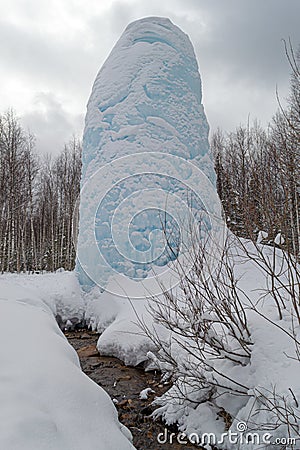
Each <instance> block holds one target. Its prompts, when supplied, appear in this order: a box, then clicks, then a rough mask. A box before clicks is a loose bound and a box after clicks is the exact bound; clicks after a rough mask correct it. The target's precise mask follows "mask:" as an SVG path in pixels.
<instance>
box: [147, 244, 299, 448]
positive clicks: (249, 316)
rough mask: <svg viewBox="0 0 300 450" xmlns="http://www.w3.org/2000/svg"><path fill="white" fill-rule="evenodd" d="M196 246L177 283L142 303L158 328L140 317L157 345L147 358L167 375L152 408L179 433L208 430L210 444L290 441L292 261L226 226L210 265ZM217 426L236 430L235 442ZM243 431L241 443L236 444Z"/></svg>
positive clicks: (295, 360)
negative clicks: (189, 266)
mask: <svg viewBox="0 0 300 450" xmlns="http://www.w3.org/2000/svg"><path fill="white" fill-rule="evenodd" d="M197 248H198V251H197V252H194V254H193V258H194V265H193V268H192V270H191V271H189V272H185V271H184V270H183V269H182V268H181V269H180V271H181V272H180V279H181V282H180V285H179V286H178V287H177V289H176V290H173V291H171V292H170V291H165V294H164V302H161V301H157V300H155V299H153V301H152V302H151V305H150V308H151V313H152V314H153V316H154V317H155V320H156V322H158V323H159V324H160V325H162V326H163V327H164V328H165V329H166V330H168V333H158V332H154V331H153V329H150V327H146V326H145V325H144V329H145V331H146V332H147V333H148V335H149V336H151V338H152V340H153V341H154V342H155V344H156V348H157V351H156V352H154V353H149V355H148V356H149V359H150V360H151V364H150V367H153V366H157V367H159V368H160V369H161V370H162V371H163V373H164V378H168V377H169V378H171V379H172V381H173V385H172V387H171V388H170V389H169V390H168V391H167V392H166V393H165V394H164V395H163V396H162V397H160V398H157V399H156V400H155V404H156V405H157V406H158V409H157V410H156V411H155V413H154V416H155V417H159V416H161V417H162V418H163V419H164V420H165V421H166V422H167V423H168V424H171V423H177V425H178V427H179V430H180V431H182V432H184V433H186V435H191V434H193V433H196V434H197V436H199V439H200V441H199V442H201V436H202V435H203V434H207V433H214V436H215V443H218V442H219V443H220V442H223V445H221V444H220V448H226V449H227V448H228V449H229V448H245V449H246V448H253V449H254V448H264V444H265V446H267V445H269V444H270V442H271V441H272V442H271V443H272V444H274V448H298V447H299V446H298V447H297V445H296V439H299V438H300V433H299V425H298V424H299V416H300V409H299V401H298V398H299V399H300V383H299V380H298V377H297V373H299V369H300V358H299V355H300V352H299V348H300V347H299V344H300V342H299V336H300V333H299V322H298V310H299V267H298V266H297V263H296V261H295V260H294V259H293V258H292V257H291V256H290V255H288V254H286V253H284V252H282V251H281V250H280V249H278V248H275V247H274V248H265V247H264V246H261V245H260V244H256V245H255V244H253V243H251V242H249V241H245V240H237V239H236V238H235V237H233V236H231V235H229V237H227V240H226V242H225V245H224V248H223V251H222V254H220V255H218V262H217V263H216V261H215V260H214V264H213V269H214V270H211V261H212V257H211V256H212V255H209V253H208V252H209V250H208V248H207V247H206V246H205V245H203V246H200V251H199V246H198V247H197ZM241 424H242V425H241ZM247 430H248V431H247ZM224 432H228V433H229V432H231V433H237V435H238V439H240V441H239V445H240V446H239V447H237V446H236V442H234V443H233V442H232V440H231V439H230V437H228V436H222V433H224ZM247 433H248V434H247ZM268 433H269V434H270V436H269V437H268V436H267V437H266V434H268ZM256 434H257V436H256ZM254 435H255V436H254ZM243 438H244V439H246V440H247V439H248V440H251V444H249V442H248V441H247V442H246V443H245V447H244V444H243ZM263 439H265V441H266V442H265V441H264V440H263ZM270 439H271V441H270ZM276 439H277V441H276ZM284 440H285V441H284ZM282 442H285V443H287V442H289V444H288V445H287V446H286V447H284V446H282V444H281V443H282ZM212 443H213V442H212ZM277 443H278V445H279V446H278V447H276V445H277ZM298 443H299V441H298ZM275 444H276V445H275ZM285 445H286V444H285Z"/></svg>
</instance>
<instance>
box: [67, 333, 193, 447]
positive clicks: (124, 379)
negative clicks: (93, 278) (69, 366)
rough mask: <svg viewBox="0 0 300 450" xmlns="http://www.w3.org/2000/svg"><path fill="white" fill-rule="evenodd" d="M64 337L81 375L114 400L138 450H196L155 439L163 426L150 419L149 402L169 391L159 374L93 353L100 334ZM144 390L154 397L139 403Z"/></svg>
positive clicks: (187, 445)
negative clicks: (79, 367) (75, 352)
mask: <svg viewBox="0 0 300 450" xmlns="http://www.w3.org/2000/svg"><path fill="white" fill-rule="evenodd" d="M65 335H66V337H67V339H68V341H69V342H70V344H71V345H72V346H73V347H74V348H75V350H76V351H77V353H78V355H79V358H80V363H81V367H82V370H83V372H84V373H85V374H86V375H88V376H89V377H90V378H91V379H92V380H93V381H94V382H95V383H97V384H99V386H101V387H103V388H104V389H105V390H106V392H107V393H108V394H109V395H110V397H111V398H112V399H113V401H114V403H115V405H116V408H117V410H118V414H119V420H120V421H121V422H122V423H123V424H124V425H126V427H127V428H129V429H130V431H131V433H132V435H133V444H134V446H135V447H136V449H137V450H180V449H185V450H195V448H197V449H198V450H199V447H195V446H193V445H192V444H178V443H177V441H176V438H175V437H174V438H173V439H174V441H173V442H172V443H170V442H167V443H162V444H160V443H159V442H158V440H157V437H158V435H159V433H165V429H166V426H165V424H164V423H162V422H161V421H159V420H157V421H154V420H153V419H152V418H151V417H150V415H151V413H152V412H153V411H154V408H153V407H152V406H151V402H152V400H153V399H154V398H155V396H160V395H162V394H163V393H164V392H165V391H166V390H167V389H168V388H169V387H170V385H164V384H161V383H160V374H159V373H156V372H147V373H146V372H145V371H144V370H143V368H142V367H130V366H125V365H124V363H123V362H122V361H120V360H119V359H117V358H113V357H108V356H100V355H99V353H98V351H97V349H96V344H97V340H98V337H99V334H97V333H95V332H93V331H90V330H86V329H85V330H75V331H66V332H65ZM146 388H151V389H152V390H153V391H154V393H152V394H150V395H149V397H148V399H146V400H141V399H140V392H141V391H142V390H144V389H146ZM171 433H176V436H177V434H178V432H177V430H176V428H170V427H168V436H170V434H171ZM163 436H164V435H161V439H162V440H164V438H163ZM120 450H121V449H120Z"/></svg>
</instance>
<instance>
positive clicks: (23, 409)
mask: <svg viewBox="0 0 300 450" xmlns="http://www.w3.org/2000/svg"><path fill="white" fill-rule="evenodd" d="M54 314H59V315H60V317H62V318H64V320H65V321H68V320H70V321H71V320H72V321H74V320H75V319H79V320H80V319H82V316H83V303H82V300H81V297H80V294H79V286H78V284H77V282H76V279H75V277H74V274H71V273H66V272H65V273H57V274H46V275H34V276H33V275H2V276H0V342H1V345H0V362H1V364H0V399H1V402H0V448H1V449H3V450H4V449H5V450H82V449H84V448H86V449H92V448H95V449H99V450H120V449H122V450H123V449H124V450H125V449H128V450H130V449H134V447H133V446H132V444H131V443H130V432H129V430H127V429H126V428H125V427H124V426H122V425H121V424H120V423H119V421H118V417H117V411H116V409H115V406H114V405H113V403H112V401H111V400H110V398H109V396H108V394H106V392H105V391H104V390H103V389H102V388H101V387H99V386H98V385H97V384H95V383H94V382H93V381H92V380H90V379H89V378H88V377H87V376H86V375H85V374H84V373H83V372H82V371H81V368H80V364H79V359H78V356H77V354H76V352H75V350H74V349H73V348H72V347H71V346H70V345H69V344H68V342H67V340H66V338H65V337H64V335H63V333H62V331H61V330H60V328H59V327H58V325H57V323H56V321H55V318H54Z"/></svg>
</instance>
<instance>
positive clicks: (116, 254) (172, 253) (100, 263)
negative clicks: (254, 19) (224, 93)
mask: <svg viewBox="0 0 300 450" xmlns="http://www.w3.org/2000/svg"><path fill="white" fill-rule="evenodd" d="M201 101H202V94H201V81H200V76H199V71H198V64H197V61H196V57H195V53H194V50H193V46H192V44H191V42H190V40H189V38H188V36H187V35H186V34H184V33H183V32H182V31H181V30H180V29H179V28H178V27H177V26H175V25H174V24H173V23H172V22H171V21H170V20H168V19H164V18H157V17H150V18H145V19H142V20H138V21H136V22H133V23H131V24H130V25H129V26H128V27H127V28H126V30H125V31H124V33H123V35H122V36H121V38H120V39H119V41H118V42H117V44H116V45H115V47H114V48H113V50H112V52H111V54H110V55H109V57H108V58H107V60H106V62H105V63H104V65H103V67H102V68H101V69H100V71H99V73H98V75H97V77H96V80H95V83H94V86H93V89H92V93H91V96H90V99H89V102H88V106H87V114H86V124H85V131H84V140H83V172H82V192H81V205H80V227H79V229H80V231H79V241H78V261H77V271H78V273H79V279H80V282H81V285H82V286H84V287H88V288H90V287H91V286H92V285H93V284H94V282H95V281H96V284H98V285H101V286H102V287H104V288H105V286H106V282H107V280H108V278H109V276H110V275H111V274H112V273H113V274H118V273H119V274H124V275H126V276H127V277H130V278H133V279H136V280H141V279H143V278H145V277H146V276H147V274H148V273H149V270H150V269H151V268H152V267H153V265H154V266H156V267H158V266H164V265H165V264H166V263H167V262H168V261H169V260H172V259H176V257H177V255H178V248H179V242H180V239H181V229H180V228H181V225H182V224H181V223H180V222H181V220H180V218H179V217H178V214H177V216H176V213H174V211H182V210H183V207H182V203H183V202H185V203H186V201H187V200H186V198H187V197H189V204H188V205H187V208H188V209H189V210H190V209H193V207H195V210H196V209H197V210H199V209H200V210H201V208H202V209H205V208H206V207H207V205H206V204H205V201H204V205H203V204H202V202H203V198H202V196H199V195H196V194H195V192H192V191H193V189H191V190H190V192H189V193H188V195H187V185H189V183H188V182H189V177H190V173H189V172H190V168H188V167H179V166H180V163H179V161H181V160H183V161H189V162H192V163H193V165H194V166H196V167H198V168H201V171H203V172H202V176H203V177H205V178H206V177H208V179H207V181H208V180H210V184H211V186H212V189H213V191H214V179H215V175H214V170H213V166H212V162H211V158H210V155H209V144H208V130H209V127H208V123H207V120H206V117H205V113H204V110H203V105H202V103H201ZM153 152H155V153H156V154H157V153H158V154H160V155H162V156H163V157H162V158H161V160H160V161H157V158H156V159H154V160H153V158H151V154H153ZM137 154H140V155H139V159H138V163H137ZM171 156H173V157H176V158H177V159H174V160H171V161H170V160H169V159H168V158H167V157H171ZM125 157H127V158H125ZM164 157H165V158H164ZM122 158H123V159H122ZM137 166H138V167H137ZM177 166H178V167H177ZM170 167H172V168H173V169H174V168H176V169H177V171H175V175H174V174H172V173H171V174H170V170H169V168H170ZM204 174H205V175H204ZM201 183H202V181H201V179H200V178H199V180H198V184H199V185H201ZM204 184H205V182H204ZM204 190H205V191H206V193H205V194H204V197H205V195H206V196H207V198H206V199H204V200H206V201H207V203H208V204H210V203H212V202H213V199H212V198H211V199H210V198H209V194H208V191H207V189H206V188H205V189H204ZM171 194H176V195H171ZM200 197H201V198H200ZM169 206H170V207H169ZM170 209H171V211H170ZM174 214H175V216H174ZM185 215H186V214H185ZM208 222H209V221H208ZM208 226H209V224H208ZM166 235H167V236H168V245H167V246H166ZM99 273H101V279H100V280H99V279H98V278H97V277H98V276H99Z"/></svg>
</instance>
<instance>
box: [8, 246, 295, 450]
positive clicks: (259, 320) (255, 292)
mask: <svg viewBox="0 0 300 450" xmlns="http://www.w3.org/2000/svg"><path fill="white" fill-rule="evenodd" d="M246 244H247V247H248V248H250V249H251V252H252V253H253V254H255V248H254V247H253V246H252V244H249V243H246ZM235 250H236V251H235ZM235 250H233V253H235V255H234V257H233V258H234V265H235V269H234V270H235V275H236V278H237V279H239V287H240V289H241V291H244V292H245V293H246V294H247V295H248V296H249V299H250V303H248V305H247V304H246V303H245V304H244V306H245V311H246V314H247V320H248V326H249V330H250V335H251V337H250V339H251V346H250V347H251V356H250V358H249V361H247V362H246V364H244V365H238V364H234V363H233V362H232V361H228V360H226V359H223V358H219V359H218V358H215V357H213V358H211V359H210V360H209V359H208V361H209V362H210V364H213V365H214V367H215V368H216V369H217V370H218V371H219V372H220V373H221V374H222V376H223V378H222V377H221V379H223V382H224V385H225V389H224V390H223V391H222V389H219V390H217V391H216V392H215V395H213V396H212V397H209V398H207V397H206V391H205V390H203V389H201V388H200V387H199V385H197V380H196V379H195V377H194V376H191V378H190V380H188V379H187V378H180V377H178V378H176V371H175V372H174V370H173V376H174V385H173V387H171V389H170V390H169V391H168V392H167V393H166V394H165V395H164V396H163V397H162V398H160V399H157V400H156V403H157V405H158V408H159V409H158V410H157V415H161V416H162V417H163V418H164V419H165V420H166V422H167V423H177V424H178V425H179V429H180V430H181V431H183V432H185V433H186V434H187V435H191V434H192V433H196V434H197V436H200V437H201V435H202V434H203V433H215V435H216V439H221V435H222V433H223V432H224V430H225V423H224V420H223V419H224V416H220V414H219V413H220V411H221V410H222V409H223V410H225V411H226V412H227V413H229V414H230V415H231V417H232V418H233V423H232V425H231V428H230V431H231V432H232V433H235V432H238V431H237V430H239V429H240V428H241V427H242V426H245V427H247V429H248V431H249V432H259V433H260V435H261V436H263V435H264V434H266V433H270V436H271V437H270V438H268V439H269V441H268V442H272V443H274V442H275V439H287V438H289V437H299V436H297V432H296V430H297V427H299V424H298V423H297V418H298V417H299V415H300V411H299V406H298V401H299V400H298V399H300V381H299V380H300V378H299V373H300V371H299V368H300V362H299V359H298V356H297V353H296V351H297V348H296V347H295V345H294V341H293V339H292V338H291V335H292V334H293V333H294V335H295V337H296V339H298V340H299V326H298V325H297V323H296V322H295V321H294V322H292V315H291V305H290V304H289V303H288V302H287V308H286V310H285V311H284V314H283V318H282V320H279V318H278V314H277V310H276V308H275V304H274V300H273V299H272V298H271V296H270V295H266V296H264V299H263V300H261V301H260V302H259V308H258V310H259V311H260V313H261V314H258V313H257V312H255V311H253V310H252V309H251V308H250V304H251V302H253V303H254V304H255V303H256V302H257V300H258V299H259V298H260V296H261V294H262V293H263V292H264V290H265V289H266V286H267V277H266V274H265V273H264V272H263V271H261V270H260V269H259V267H258V265H257V264H255V263H254V262H253V261H250V260H249V258H247V257H246V256H245V255H242V250H241V249H237V248H236V249H235ZM268 252H269V253H270V256H271V250H269V249H268V248H267V247H266V249H265V253H266V254H268ZM281 257H282V252H281V251H280V250H276V258H277V261H278V262H280V260H281ZM282 276H283V279H284V277H285V276H286V274H285V271H284V270H283V271H282ZM125 280H126V279H125V278H122V276H120V277H118V278H117V279H115V280H112V281H111V283H113V284H114V292H115V291H116V284H117V285H119V286H120V289H121V291H122V292H123V297H121V296H118V295H116V294H111V293H109V292H103V293H101V292H100V290H99V289H97V288H94V289H93V290H92V291H91V292H90V293H88V294H87V293H83V294H82V295H81V294H80V289H79V285H78V282H77V279H76V275H75V273H68V272H59V273H56V274H44V275H1V276H0V286H1V300H0V308H1V315H0V320H1V326H0V334H1V342H2V343H5V345H2V347H1V361H2V364H1V369H0V377H1V378H0V379H1V383H0V389H1V399H2V401H1V427H2V426H3V427H4V428H3V429H4V432H3V433H2V432H1V433H0V448H10V449H20V450H21V448H22V450H24V449H27V448H28V449H30V450H31V449H32V448H39V449H52V448H53V449H54V448H55V449H60V448H64V449H65V448H75V449H76V448H78V449H79V448H83V446H84V443H85V444H86V443H89V445H91V444H90V443H95V448H99V442H101V445H102V444H103V446H102V447H100V448H103V449H119V448H122V449H125V448H132V447H131V444H130V443H129V441H127V439H126V437H124V435H123V434H122V432H121V427H120V424H119V423H118V421H117V417H116V412H115V409H114V406H113V405H112V402H111V401H110V400H109V399H108V397H107V395H106V394H105V393H104V392H103V390H102V389H100V388H99V387H98V386H96V385H95V384H94V383H93V382H91V381H90V380H89V379H88V378H87V377H86V376H85V375H84V374H83V373H82V372H81V370H80V367H79V363H78V358H77V356H76V353H75V352H74V350H73V349H72V348H71V347H70V346H69V344H68V343H67V341H66V339H65V338H64V336H63V334H62V333H61V331H60V330H59V328H58V326H57V324H56V322H55V320H54V315H55V314H59V316H60V318H63V320H64V323H65V325H66V326H71V323H72V322H73V323H75V322H76V321H81V320H83V319H84V320H85V321H86V323H87V324H88V325H89V326H90V327H92V328H93V329H97V330H98V331H101V332H102V335H101V337H100V339H99V342H98V349H99V351H100V353H102V354H108V355H114V356H117V357H119V358H121V359H123V360H124V361H125V362H126V363H127V364H138V363H140V362H141V361H148V362H149V363H151V365H152V367H153V364H154V365H156V366H158V367H160V368H162V370H163V371H165V372H166V374H167V372H168V371H169V370H170V366H168V365H164V364H160V362H159V361H160V355H159V352H158V353H157V351H156V348H155V345H154V344H153V342H152V341H151V340H150V339H149V337H147V336H145V334H143V332H142V330H141V328H140V327H139V325H138V323H139V322H140V321H141V320H143V321H144V322H145V323H146V324H147V326H148V327H149V328H150V329H151V327H152V326H153V316H152V315H151V314H150V313H149V312H148V311H147V305H148V301H149V297H151V295H150V293H149V292H147V293H146V292H145V291H144V294H145V298H144V299H141V298H138V299H137V298H136V297H135V298H134V297H133V298H131V297H130V296H131V295H132V292H133V289H134V286H136V293H137V292H139V294H138V296H139V295H140V294H141V292H142V290H143V284H142V282H138V283H136V282H129V281H128V280H127V282H125ZM122 282H123V285H122V286H121V284H122ZM132 283H133V284H132ZM109 286H110V285H109ZM121 291H120V292H121ZM120 292H119V293H120ZM175 292H176V290H175ZM126 293H127V295H126ZM138 296H137V297H138ZM147 296H148V299H147V298H146V297H147ZM159 300H160V301H163V296H161V297H160V298H159ZM245 301H246V300H245V296H244V295H243V302H245ZM71 321H72V322H71ZM155 331H156V333H158V335H160V336H161V337H162V339H163V340H164V342H169V343H170V345H174V353H173V354H174V357H175V360H177V363H178V366H180V365H183V364H184V363H186V364H187V367H189V368H190V369H191V370H193V369H194V368H195V365H194V366H193V364H194V363H195V361H193V360H192V359H191V358H190V357H189V355H187V354H186V352H185V351H184V349H180V346H178V345H177V344H178V342H177V343H176V342H173V343H172V333H171V334H170V332H169V331H167V330H166V329H165V328H164V327H162V326H161V325H160V326H158V325H157V324H155ZM157 357H158V359H156V358H157ZM207 357H208V358H209V355H208V356H207ZM149 358H150V359H149ZM188 364H189V365H188ZM208 373H209V370H208V371H207V372H206V373H205V376H208ZM225 377H229V378H234V379H235V380H236V381H238V383H240V385H241V386H245V387H247V389H246V393H245V395H242V396H239V395H236V394H234V395H231V394H230V393H228V392H227V393H226V378H225ZM191 386H192V389H190V387H191ZM182 392H185V393H187V394H188V395H187V397H188V400H186V399H184V397H183V396H182ZM274 393H275V394H276V398H275V397H274V399H275V402H277V406H278V407H279V410H280V409H281V410H282V411H284V410H283V409H282V408H284V406H286V407H287V411H286V412H288V416H289V420H290V421H293V420H294V425H295V427H294V429H291V428H290V429H288V425H287V424H286V425H285V424H284V420H283V421H282V422H281V423H277V422H276V421H277V419H278V418H276V415H275V414H274V412H275V411H274V409H273V411H272V406H271V403H270V402H271V401H272V399H273V396H274ZM263 399H265V405H264V404H263V403H264V401H263ZM104 412H105V413H104ZM293 414H294V417H293ZM267 423H268V424H269V425H270V424H272V423H273V425H274V429H273V430H270V429H269V428H268V427H267V428H265V425H266V424H267ZM241 424H242V425H241ZM244 424H246V425H244ZM110 435H112V436H113V438H112V439H110ZM238 436H239V437H240V434H238ZM8 442H9V443H10V446H8V445H7V443H8ZM34 442H36V443H38V447H37V446H34V445H33V443H34ZM224 442H226V445H225V443H224V447H221V448H227V449H231V448H241V449H248V448H251V449H254V448H255V449H256V448H264V445H262V443H261V441H260V445H255V443H252V444H248V443H247V444H241V443H239V447H237V446H236V443H234V444H232V443H231V442H230V440H229V439H228V436H227V437H226V438H224ZM12 443H13V445H12ZM21 444H22V445H21ZM96 444H97V445H96ZM265 448H267V444H266V445H265ZM272 448H282V446H280V445H278V446H276V445H275V444H274V445H273V447H272ZM287 448H298V447H297V444H296V445H294V446H292V445H290V446H287Z"/></svg>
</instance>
